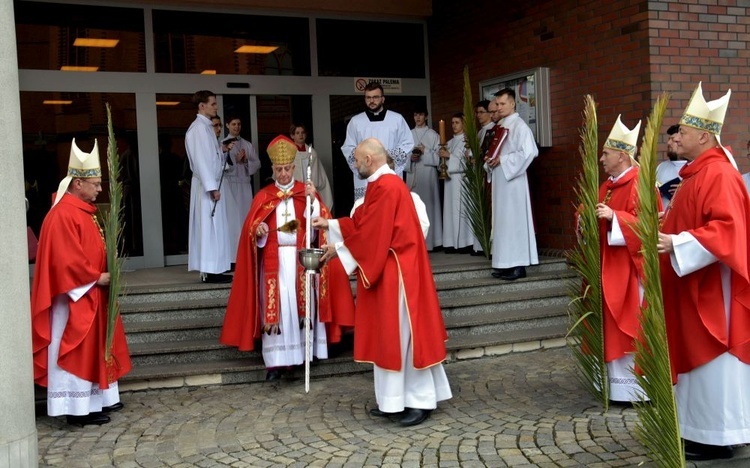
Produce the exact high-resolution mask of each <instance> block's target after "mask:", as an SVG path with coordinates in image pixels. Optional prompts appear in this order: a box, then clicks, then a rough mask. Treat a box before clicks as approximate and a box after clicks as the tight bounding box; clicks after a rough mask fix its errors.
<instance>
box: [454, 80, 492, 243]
mask: <svg viewBox="0 0 750 468" xmlns="http://www.w3.org/2000/svg"><path fill="white" fill-rule="evenodd" d="M464 136H465V138H466V147H467V148H468V149H469V150H470V151H471V154H472V159H471V160H464V163H465V164H464V167H465V170H466V172H465V173H464V183H463V186H462V187H461V201H462V202H463V203H464V205H465V206H466V214H467V217H468V218H469V226H470V228H471V232H472V233H473V234H474V237H476V239H477V241H478V242H479V245H481V246H482V250H484V255H485V256H486V257H487V258H489V255H490V252H491V250H490V249H491V247H492V212H491V208H490V198H489V195H488V193H487V184H486V182H485V181H486V178H487V173H486V172H485V170H484V155H483V154H482V151H481V148H480V146H479V145H480V144H481V142H480V141H479V136H478V135H477V126H476V123H475V122H474V101H473V98H472V96H471V81H470V80H469V67H468V66H467V67H464Z"/></svg>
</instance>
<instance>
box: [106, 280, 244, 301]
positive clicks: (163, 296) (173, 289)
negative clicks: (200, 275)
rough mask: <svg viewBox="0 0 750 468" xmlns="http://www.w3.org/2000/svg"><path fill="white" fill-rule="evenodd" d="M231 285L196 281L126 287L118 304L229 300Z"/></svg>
mask: <svg viewBox="0 0 750 468" xmlns="http://www.w3.org/2000/svg"><path fill="white" fill-rule="evenodd" d="M231 289H232V284H231V283H229V284H207V283H201V282H198V281H197V280H196V282H195V283H176V284H162V285H157V284H155V285H146V286H127V285H126V289H125V294H124V295H121V296H120V303H121V304H123V305H125V304H128V305H130V304H143V303H165V302H173V301H174V302H187V301H193V300H203V299H212V298H213V299H224V302H225V303H226V300H227V299H228V298H229V291H230V290H231Z"/></svg>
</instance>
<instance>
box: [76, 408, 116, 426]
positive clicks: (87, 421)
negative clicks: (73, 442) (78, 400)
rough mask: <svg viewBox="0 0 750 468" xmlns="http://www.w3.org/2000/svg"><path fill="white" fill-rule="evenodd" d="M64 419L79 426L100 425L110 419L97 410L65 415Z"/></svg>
mask: <svg viewBox="0 0 750 468" xmlns="http://www.w3.org/2000/svg"><path fill="white" fill-rule="evenodd" d="M66 419H67V421H68V424H70V425H72V426H81V427H83V426H87V425H97V426H101V425H102V424H107V423H108V422H109V421H110V419H109V416H105V415H103V414H102V413H99V412H96V413H90V414H87V415H86V416H66Z"/></svg>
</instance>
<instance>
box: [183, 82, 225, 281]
mask: <svg viewBox="0 0 750 468" xmlns="http://www.w3.org/2000/svg"><path fill="white" fill-rule="evenodd" d="M193 104H195V106H196V107H197V108H198V115H197V116H196V117H195V120H194V121H193V123H192V124H191V125H190V128H188V131H187V133H186V134H185V149H186V150H187V156H188V159H189V161H190V169H191V170H192V171H193V180H192V182H191V184H190V225H189V234H188V271H199V272H200V273H201V281H203V282H204V283H228V282H230V281H232V276H231V275H225V274H223V273H224V272H226V271H229V269H230V268H231V259H232V257H231V256H232V254H231V252H230V246H229V229H228V226H227V211H226V202H225V201H224V200H223V198H222V196H221V192H220V191H219V182H220V181H221V175H222V172H223V170H224V160H225V156H224V152H225V151H228V150H229V149H231V148H229V147H224V148H222V146H221V145H219V142H218V141H217V140H216V133H214V129H213V126H212V124H211V118H212V117H215V116H216V110H217V104H216V95H215V94H214V93H212V92H211V91H206V90H202V91H197V92H196V93H195V94H194V95H193ZM229 146H231V144H230V145H229ZM222 188H223V187H222ZM224 190H225V191H226V189H224Z"/></svg>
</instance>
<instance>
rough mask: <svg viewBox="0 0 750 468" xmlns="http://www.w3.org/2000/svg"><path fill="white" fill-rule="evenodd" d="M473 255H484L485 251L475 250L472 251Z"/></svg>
mask: <svg viewBox="0 0 750 468" xmlns="http://www.w3.org/2000/svg"><path fill="white" fill-rule="evenodd" d="M471 256H472V257H484V252H483V251H481V250H474V251H472V252H471Z"/></svg>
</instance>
